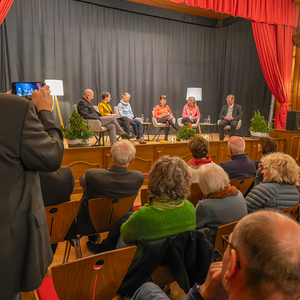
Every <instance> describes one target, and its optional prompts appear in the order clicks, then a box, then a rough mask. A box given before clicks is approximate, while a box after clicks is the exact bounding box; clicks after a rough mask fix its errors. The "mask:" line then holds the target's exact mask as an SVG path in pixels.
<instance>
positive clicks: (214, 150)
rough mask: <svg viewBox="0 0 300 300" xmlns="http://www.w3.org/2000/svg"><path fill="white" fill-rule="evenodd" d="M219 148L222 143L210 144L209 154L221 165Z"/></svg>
mask: <svg viewBox="0 0 300 300" xmlns="http://www.w3.org/2000/svg"><path fill="white" fill-rule="evenodd" d="M219 146H220V143H219V142H210V143H209V152H208V154H207V155H208V156H210V157H211V158H212V161H213V162H214V163H216V164H218V163H219V161H218V159H219Z"/></svg>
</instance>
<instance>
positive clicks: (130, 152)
mask: <svg viewBox="0 0 300 300" xmlns="http://www.w3.org/2000/svg"><path fill="white" fill-rule="evenodd" d="M135 152H136V149H135V147H134V146H133V145H132V144H131V143H130V142H129V141H128V140H122V141H119V142H116V143H114V144H113V146H112V147H111V150H110V156H111V159H112V160H113V162H114V164H115V165H119V166H123V167H127V166H128V165H129V164H130V163H131V162H132V161H133V159H134V156H135Z"/></svg>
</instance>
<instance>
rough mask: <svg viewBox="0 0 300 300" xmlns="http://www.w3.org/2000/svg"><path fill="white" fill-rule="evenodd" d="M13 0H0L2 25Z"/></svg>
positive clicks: (0, 20) (0, 21)
mask: <svg viewBox="0 0 300 300" xmlns="http://www.w3.org/2000/svg"><path fill="white" fill-rule="evenodd" d="M13 2H14V0H0V25H1V24H2V22H3V20H4V18H5V16H6V14H7V13H8V11H9V9H10V7H11V5H12V3H13Z"/></svg>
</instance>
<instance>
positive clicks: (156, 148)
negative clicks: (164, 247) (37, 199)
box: [62, 134, 287, 194]
mask: <svg viewBox="0 0 300 300" xmlns="http://www.w3.org/2000/svg"><path fill="white" fill-rule="evenodd" d="M150 138H151V137H150ZM244 139H245V142H246V148H245V153H247V155H248V157H249V158H251V159H252V160H256V159H260V155H259V153H258V151H257V144H258V140H254V139H251V138H247V137H246V138H244ZM227 140H228V137H226V138H225V140H224V141H219V140H218V134H214V135H213V141H211V140H210V150H209V153H208V155H209V156H211V157H212V159H213V161H214V162H215V163H217V164H220V163H221V162H225V161H228V160H230V156H229V154H228V148H227ZM131 141H132V143H133V144H134V145H135V147H136V156H135V160H134V161H133V162H132V164H130V165H129V169H130V170H138V171H141V172H142V173H143V174H144V177H145V180H144V184H147V183H148V173H149V171H150V168H151V165H152V164H153V163H154V162H155V161H156V160H157V159H159V158H160V157H161V156H162V155H170V156H174V155H176V156H179V157H180V158H182V159H183V160H185V161H188V160H190V159H191V154H190V151H189V148H188V142H176V143H160V142H149V143H147V144H145V145H140V144H139V143H138V142H135V141H134V139H132V140H131ZM108 143H109V140H108V139H107V143H106V145H105V146H97V147H94V146H92V145H93V144H94V140H91V141H90V145H91V146H90V147H83V148H66V149H65V153H64V157H63V161H62V166H64V167H70V168H71V170H72V172H73V175H74V178H75V188H74V191H73V194H80V193H82V188H81V187H80V185H79V178H80V176H81V175H83V174H85V173H86V171H87V170H88V169H90V168H104V169H108V168H109V167H110V166H111V165H112V161H111V159H110V155H109V152H110V148H111V147H110V146H109V144H108ZM277 143H278V148H279V151H282V152H285V150H286V144H287V141H286V138H278V139H277ZM65 145H66V146H67V144H66V142H65Z"/></svg>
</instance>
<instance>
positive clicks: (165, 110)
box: [154, 95, 179, 141]
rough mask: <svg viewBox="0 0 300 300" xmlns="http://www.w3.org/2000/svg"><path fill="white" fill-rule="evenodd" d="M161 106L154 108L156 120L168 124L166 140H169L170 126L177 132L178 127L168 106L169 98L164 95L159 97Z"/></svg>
mask: <svg viewBox="0 0 300 300" xmlns="http://www.w3.org/2000/svg"><path fill="white" fill-rule="evenodd" d="M159 101H160V104H158V105H156V106H155V108H154V118H155V119H156V120H157V121H158V122H159V123H166V128H165V140H166V141H167V140H168V135H169V130H170V125H171V126H172V127H173V128H174V129H175V130H176V131H177V130H178V129H179V128H178V125H177V124H176V123H174V122H173V120H172V119H173V118H174V117H173V114H172V112H171V109H170V107H169V105H166V103H167V96H165V95H162V96H160V97H159Z"/></svg>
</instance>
